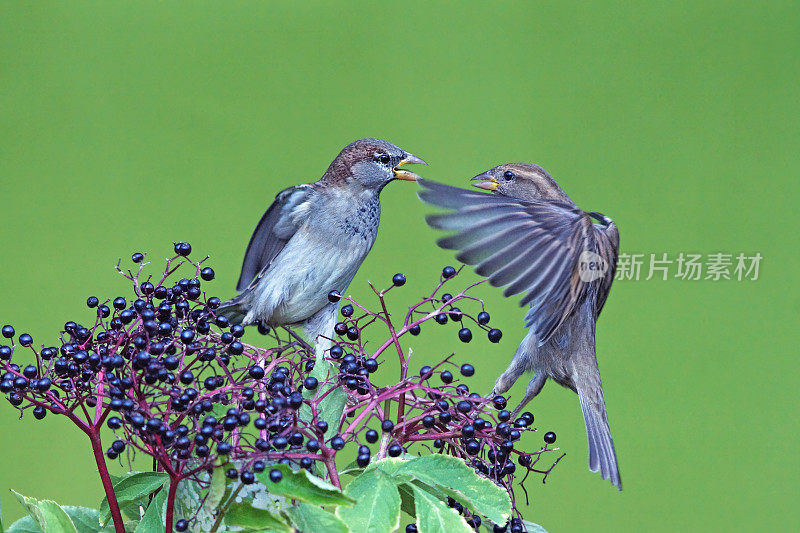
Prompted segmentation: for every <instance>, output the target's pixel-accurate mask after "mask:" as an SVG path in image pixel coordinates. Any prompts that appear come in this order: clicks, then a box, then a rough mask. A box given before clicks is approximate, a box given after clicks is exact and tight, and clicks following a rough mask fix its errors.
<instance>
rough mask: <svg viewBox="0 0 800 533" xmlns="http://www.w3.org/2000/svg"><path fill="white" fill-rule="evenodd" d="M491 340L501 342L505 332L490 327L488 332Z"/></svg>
mask: <svg viewBox="0 0 800 533" xmlns="http://www.w3.org/2000/svg"><path fill="white" fill-rule="evenodd" d="M488 337H489V342H500V339H501V338H502V337H503V332H502V331H500V330H499V329H496V328H495V329H490V330H489V333H488Z"/></svg>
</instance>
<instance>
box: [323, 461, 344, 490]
mask: <svg viewBox="0 0 800 533" xmlns="http://www.w3.org/2000/svg"><path fill="white" fill-rule="evenodd" d="M325 466H326V468H327V469H328V476H329V477H330V478H331V484H333V486H334V487H336V488H337V489H341V488H342V484H341V482H340V481H339V472H337V471H336V460H335V459H334V457H333V455H332V454H331V455H329V456H326V457H325Z"/></svg>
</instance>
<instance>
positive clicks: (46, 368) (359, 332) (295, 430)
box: [0, 243, 560, 531]
mask: <svg viewBox="0 0 800 533" xmlns="http://www.w3.org/2000/svg"><path fill="white" fill-rule="evenodd" d="M174 251H175V255H174V256H173V257H172V258H170V259H168V260H167V262H166V267H165V269H164V270H163V272H162V273H160V275H158V276H156V277H153V276H149V275H146V273H145V266H146V265H147V263H146V262H145V260H146V257H145V255H144V254H142V253H135V254H133V256H132V258H131V259H132V262H133V264H134V265H136V266H135V267H134V269H135V270H136V271H135V272H134V270H131V269H128V270H123V269H122V268H120V266H119V263H118V265H117V270H118V272H119V273H120V274H122V275H123V276H124V277H125V278H126V279H127V280H128V281H129V282H130V283H131V285H132V288H133V296H132V297H131V298H130V299H128V298H126V297H124V296H117V297H114V298H111V299H101V298H98V297H96V296H90V297H89V298H88V299H87V300H86V306H87V307H88V308H89V310H90V313H89V316H88V317H84V318H82V319H81V320H71V321H68V322H66V323H65V325H64V328H63V331H62V332H61V335H60V343H59V344H58V345H57V346H49V347H45V346H41V347H37V346H35V345H34V342H33V339H32V337H31V336H30V335H29V334H26V333H23V334H21V335H18V336H17V334H16V331H15V330H14V328H13V327H12V326H10V325H6V326H4V327H2V330H1V331H0V333H2V335H3V337H5V338H6V339H8V340H10V345H0V372H1V374H0V393H3V394H6V395H7V398H8V401H9V402H10V403H11V404H12V405H13V406H15V407H16V408H18V409H19V410H20V411H21V413H23V414H24V413H25V412H27V411H28V410H30V411H31V412H32V414H33V416H34V418H36V419H39V420H40V419H42V418H44V417H45V416H46V415H47V414H48V413H52V414H57V415H63V416H66V417H68V418H69V419H70V420H72V421H73V422H74V423H75V424H76V425H78V427H79V428H80V429H81V430H82V431H84V432H85V433H87V435H89V436H90V438H91V439H92V445H93V447H94V446H95V445H96V444H99V442H100V429H101V428H110V429H111V430H112V431H113V433H114V437H113V439H112V440H111V444H110V446H108V447H106V446H103V448H102V451H104V452H105V455H106V457H107V458H108V459H109V460H117V459H122V458H125V457H127V458H130V456H131V455H132V454H136V453H143V454H146V455H148V456H151V457H152V458H153V460H154V461H155V463H156V464H157V468H158V469H159V470H161V471H164V472H166V473H167V474H168V475H169V477H170V480H171V483H178V482H180V481H182V480H185V479H193V480H195V481H198V482H199V483H201V484H202V483H206V484H207V482H208V481H207V480H208V478H207V476H206V475H205V474H206V473H207V472H209V471H210V470H212V469H214V468H220V467H223V468H225V474H226V476H227V477H228V478H229V479H236V480H240V481H241V482H242V483H243V484H245V485H247V484H252V483H254V482H256V481H257V480H258V479H259V476H258V474H260V473H262V472H265V470H266V469H269V468H270V465H275V464H276V463H284V464H289V465H293V466H294V467H295V468H304V469H313V470H314V471H315V472H316V473H318V474H322V473H323V472H326V473H327V477H328V478H329V480H331V482H332V483H334V484H336V485H337V486H338V485H339V480H338V467H337V465H336V456H337V454H338V452H340V451H341V450H343V449H345V448H347V450H351V453H352V454H353V455H355V457H356V463H357V465H358V466H360V467H362V468H363V467H366V466H367V465H368V464H369V463H370V462H371V461H374V460H376V459H382V458H384V457H387V456H388V457H400V456H402V455H404V454H408V453H443V454H449V455H453V456H455V457H459V458H461V459H463V460H464V461H465V463H466V464H468V465H470V466H471V467H472V468H474V469H475V470H476V471H477V472H479V473H480V474H481V475H483V476H485V477H488V478H489V479H491V480H492V481H494V482H495V483H496V484H498V485H500V486H502V487H504V488H506V489H507V490H508V491H509V494H510V495H511V497H512V501H513V498H514V486H515V483H514V482H515V479H516V476H518V475H519V471H518V470H519V469H523V470H524V472H525V477H526V478H527V476H528V474H530V472H536V473H540V474H543V475H544V478H546V476H547V475H548V474H549V472H550V471H551V470H552V468H553V467H554V466H555V464H556V463H557V462H558V461H559V460H560V457H559V458H558V459H556V460H555V462H553V463H552V465H550V466H549V467H538V466H537V463H538V462H539V460H540V458H541V457H542V455H543V454H545V453H546V452H550V451H552V450H553V448H550V447H548V446H549V445H551V444H553V443H554V442H555V434H553V433H552V432H548V433H546V434H545V435H544V442H545V444H544V445H543V446H542V447H541V448H540V449H536V450H533V451H524V450H521V449H520V446H519V442H520V439H521V437H522V435H523V433H525V432H529V431H536V429H535V428H534V427H533V422H534V417H533V414H531V413H529V412H525V413H523V414H521V415H520V416H517V417H513V416H512V414H511V412H509V411H508V410H506V407H507V405H506V404H507V401H506V399H505V398H504V397H502V396H497V397H494V398H485V397H483V396H482V395H480V394H479V393H477V392H474V391H471V390H470V388H469V386H468V385H467V383H465V382H464V380H465V379H467V378H470V377H472V376H473V375H474V374H475V372H476V371H475V368H474V367H473V366H472V365H471V364H469V363H463V364H460V365H459V364H455V363H454V362H453V361H451V359H452V357H453V356H452V355H451V356H449V357H447V358H444V359H443V360H441V361H440V362H438V363H437V364H435V365H425V366H423V367H422V368H421V369H420V370H419V372H414V371H410V370H409V368H410V364H411V363H410V359H409V357H410V356H406V353H409V352H408V351H407V350H405V349H404V348H403V343H405V342H406V341H408V340H409V338H413V337H416V336H417V335H419V334H420V333H421V332H422V328H423V325H425V323H426V322H430V321H434V322H436V323H438V324H442V325H444V324H447V323H448V322H451V323H455V324H457V325H458V338H459V339H460V340H461V341H462V342H470V341H471V340H472V331H473V329H475V330H476V331H477V330H483V331H485V332H486V335H487V338H488V340H489V341H490V342H491V343H497V342H499V341H500V339H501V337H502V332H501V331H500V330H499V329H496V328H493V327H491V326H489V323H490V315H489V313H488V312H487V311H486V309H485V307H484V303H483V301H482V300H480V299H478V298H476V297H473V296H470V295H469V294H468V291H469V289H471V288H472V287H474V286H476V285H478V284H480V283H482V282H477V283H474V284H472V285H470V286H468V287H467V288H466V289H464V290H462V291H458V292H457V291H455V290H452V291H451V292H452V293H448V292H444V288H445V286H446V285H448V284H452V282H453V279H455V278H456V276H457V275H458V274H459V272H460V270H456V269H455V268H453V267H445V268H444V269H443V270H442V272H441V275H440V277H439V283H438V285H437V286H436V288H435V289H434V290H433V292H432V293H431V294H430V295H429V296H428V297H426V298H423V299H422V300H421V301H419V302H417V303H415V304H414V305H412V306H411V307H410V308H408V310H407V312H406V313H405V315H404V318H403V319H402V322H401V321H399V320H397V319H395V318H393V317H392V316H391V314H390V313H389V311H388V308H387V303H386V296H387V294H388V293H389V292H390V291H391V290H396V289H398V288H400V287H402V286H404V285H405V283H406V277H405V276H404V275H403V274H400V273H398V274H395V275H394V276H393V277H392V282H391V285H390V286H389V287H388V288H386V289H383V290H377V289H374V287H373V290H374V291H375V294H376V296H377V298H378V301H379V303H380V307H381V309H380V310H377V311H372V310H369V309H367V308H366V307H364V306H362V305H360V304H359V303H357V302H355V301H354V300H352V299H351V298H348V297H345V296H343V295H341V294H339V293H338V292H335V291H334V292H331V293H330V294H329V295H328V298H329V300H330V301H331V302H339V301H342V304H343V305H342V306H341V309H340V313H341V320H340V321H339V322H337V323H336V325H335V327H334V331H333V332H332V334H331V338H320V339H317V340H316V341H317V342H319V343H320V344H321V345H324V349H322V350H321V354H322V355H321V358H320V359H317V356H316V354H315V350H314V348H313V347H312V346H311V345H310V344H309V343H308V342H306V341H304V340H303V339H301V338H300V337H299V336H297V334H296V333H294V332H292V331H289V330H286V331H285V332H284V331H280V332H279V331H276V330H270V328H268V327H266V326H264V325H261V326H259V328H258V329H259V332H261V333H262V334H264V335H265V336H266V337H264V338H265V339H266V340H267V343H268V344H269V345H270V347H269V348H259V347H255V346H252V345H249V344H246V343H244V342H243V341H242V337H243V335H244V333H245V329H244V328H243V327H242V326H241V325H238V324H231V323H230V322H229V320H228V319H227V318H226V317H225V316H224V315H222V314H220V313H219V310H220V308H221V307H220V306H221V300H220V299H219V298H217V297H215V296H208V295H207V294H206V292H205V290H206V286H207V284H208V282H210V281H212V280H213V279H214V277H215V273H214V270H213V269H212V268H210V267H208V266H206V265H205V264H204V263H205V262H206V260H207V259H208V258H205V259H203V260H201V261H198V262H195V261H193V260H191V259H189V256H190V255H191V252H192V249H191V246H190V245H189V244H188V243H176V244H175V245H174ZM179 269H183V270H182V272H183V273H184V275H185V277H180V278H179V277H178V274H177V272H178V270H179ZM187 269H188V274H186V270H187ZM176 278H177V280H176ZM401 316H402V315H401ZM368 328H370V329H371V330H372V329H376V328H381V335H382V338H383V339H385V340H383V341H381V342H382V344H378V345H371V344H368V343H367V342H366V341H365V338H364V337H365V331H366V330H367V329H368ZM470 328H472V329H470ZM15 338H16V341H15V340H14V339H15ZM310 341H311V342H314V341H313V340H310ZM393 352H394V353H396V356H397V357H398V359H399V362H400V376H399V378H398V379H389V380H386V379H384V376H382V375H381V379H378V378H377V376H378V375H379V374H376V372H377V371H378V370H379V368H380V366H381V365H382V364H383V363H384V362H385V359H386V357H387V356H388V355H390V354H392V353H393ZM425 357H426V359H429V355H426V356H425ZM323 367H324V368H323ZM387 381H388V383H387ZM342 391H344V392H342ZM337 394H339V395H342V396H346V398H344V399H342V400H341V403H340V404H339V405H344V407H343V409H342V410H341V412H340V413H338V414H336V415H334V416H333V417H331V415H330V413H328V414H327V416H323V411H325V408H323V406H324V405H325V402H327V401H328V400H329V399H330V398H331V397H334V396H335V395H337ZM340 409H341V408H340ZM99 456H100V459H102V453H100V454H99ZM101 462H102V461H101ZM315 463H318V464H319V466H321V467H322V468H319V469H314V465H315ZM101 474H102V472H101ZM282 476H283V474H282V473H281V471H280V470H279V469H277V468H273V469H271V470H270V471H269V472H268V475H267V476H266V478H268V479H269V480H270V481H272V482H276V483H277V482H280V481H281V480H282ZM544 478H543V479H544ZM261 479H264V478H261ZM523 481H524V480H523ZM516 486H522V485H521V483H518V484H517V485H516ZM522 488H523V490H524V486H522ZM455 505H456V504H455V503H454V506H455ZM191 520H192V519H191V517H183V518H181V519H180V520H178V521H177V522H176V524H175V525H176V529H178V530H179V531H180V530H185V529H180V527H178V524H180V525H181V526H184V525H185V526H186V527H189V524H190V521H191ZM469 520H471V522H470V523H471V524H472V525H473V526H475V527H476V529H477V528H478V527H479V526H480V518H479V517H477V516H472V517H470V518H469ZM516 525H517V523H516V522H514V521H513V520H512V522H510V524H509V527H510V528H511V531H517V529H516ZM500 527H501V526H496V528H495V530H496V531H503V529H499V528H500ZM502 527H505V526H502Z"/></svg>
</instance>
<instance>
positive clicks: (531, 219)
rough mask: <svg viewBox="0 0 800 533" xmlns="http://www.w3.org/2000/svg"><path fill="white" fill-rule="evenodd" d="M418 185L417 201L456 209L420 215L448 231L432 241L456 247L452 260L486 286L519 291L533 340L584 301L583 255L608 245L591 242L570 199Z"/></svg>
mask: <svg viewBox="0 0 800 533" xmlns="http://www.w3.org/2000/svg"><path fill="white" fill-rule="evenodd" d="M420 184H421V185H422V187H423V190H422V191H421V192H420V193H419V197H420V199H422V200H423V201H425V202H427V203H430V204H433V205H436V206H438V207H442V208H446V209H452V210H455V211H454V212H450V213H444V214H437V215H430V216H428V217H427V219H426V220H427V221H428V224H429V225H431V226H432V227H434V228H437V229H442V230H447V231H455V233H453V234H451V235H449V236H447V237H444V238H442V239H440V240H439V241H438V244H439V246H441V247H442V248H446V249H451V250H458V251H459V252H458V254H457V255H456V258H457V259H458V260H459V261H462V262H464V263H467V264H469V265H474V266H475V271H476V272H477V273H478V274H480V275H482V276H487V277H488V278H489V283H491V284H492V285H493V286H496V287H498V286H505V287H506V289H505V291H504V292H503V294H504V295H505V296H512V295H514V294H519V293H522V292H526V293H527V294H526V295H525V296H524V297H523V298H522V300H521V302H520V305H521V306H522V305H526V304H530V306H531V309H530V311H529V312H528V313H527V315H526V316H525V322H526V325H527V326H528V327H532V328H534V331H535V333H536V336H537V338H538V339H539V344H540V345H541V344H544V343H545V342H547V340H548V339H550V337H551V336H552V335H553V333H555V331H556V330H557V329H558V328H559V326H561V324H563V323H564V321H565V320H566V319H567V318H568V317H569V316H570V315H571V314H572V312H573V311H574V310H575V309H576V308H577V306H578V305H579V304H580V303H581V302H583V301H584V300H585V298H586V296H587V294H588V290H589V287H590V285H592V284H595V285H599V284H600V283H599V282H598V280H597V279H593V280H591V281H590V282H586V281H584V279H587V278H586V277H585V276H582V275H581V263H582V262H585V261H586V256H585V255H584V252H593V253H596V254H598V255H600V256H601V257H602V258H604V259H605V251H606V249H610V248H611V247H610V246H605V247H604V248H603V249H601V248H600V247H599V246H598V238H597V235H596V230H595V228H594V224H592V221H591V218H590V217H589V215H588V214H586V213H585V212H583V211H582V210H580V209H579V208H578V207H576V206H575V205H574V204H567V203H556V202H544V201H526V200H518V199H515V198H509V197H504V196H495V195H489V194H485V193H480V192H475V191H468V190H465V189H460V188H457V187H451V186H449V185H444V184H441V183H436V182H432V181H428V180H422V181H420ZM611 275H612V278H613V273H612V274H611ZM607 276H608V272H606V274H605V277H607ZM599 279H603V278H599ZM608 283H609V287H610V281H609V282H608ZM607 294H608V291H607V290H606V295H607Z"/></svg>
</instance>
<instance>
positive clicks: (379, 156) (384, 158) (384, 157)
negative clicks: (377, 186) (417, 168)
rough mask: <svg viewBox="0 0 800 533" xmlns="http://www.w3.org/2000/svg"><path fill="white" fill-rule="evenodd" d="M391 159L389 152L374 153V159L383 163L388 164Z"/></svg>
mask: <svg viewBox="0 0 800 533" xmlns="http://www.w3.org/2000/svg"><path fill="white" fill-rule="evenodd" d="M391 160H392V158H391V157H389V154H375V161H379V162H380V163H381V164H383V165H388V164H389V161H391Z"/></svg>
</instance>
